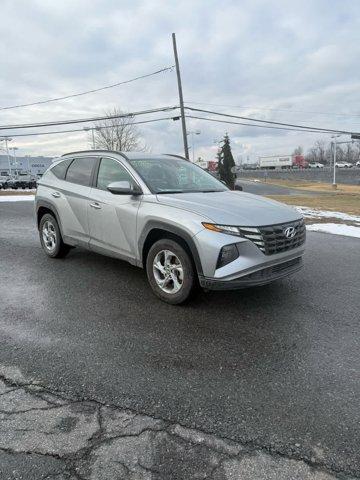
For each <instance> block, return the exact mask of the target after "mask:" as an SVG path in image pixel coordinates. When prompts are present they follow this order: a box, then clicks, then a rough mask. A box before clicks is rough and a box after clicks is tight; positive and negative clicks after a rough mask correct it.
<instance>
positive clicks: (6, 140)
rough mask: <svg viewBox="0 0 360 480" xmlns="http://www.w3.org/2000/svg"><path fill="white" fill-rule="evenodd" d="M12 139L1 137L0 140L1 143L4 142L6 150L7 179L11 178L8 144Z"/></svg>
mask: <svg viewBox="0 0 360 480" xmlns="http://www.w3.org/2000/svg"><path fill="white" fill-rule="evenodd" d="M11 140H12V138H10V137H3V138H1V141H4V142H5V148H6V155H7V159H8V165H9V177H11V161H10V154H9V145H8V142H11Z"/></svg>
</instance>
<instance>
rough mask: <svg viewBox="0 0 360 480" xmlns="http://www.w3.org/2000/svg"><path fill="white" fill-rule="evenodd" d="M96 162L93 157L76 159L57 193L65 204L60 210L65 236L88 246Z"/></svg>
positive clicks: (68, 169)
mask: <svg viewBox="0 0 360 480" xmlns="http://www.w3.org/2000/svg"><path fill="white" fill-rule="evenodd" d="M96 160H97V159H96V157H91V156H89V157H85V156H84V157H78V158H74V160H73V161H72V162H71V163H70V165H69V167H68V168H67V171H66V174H65V178H64V181H63V182H61V188H59V190H58V191H57V192H56V193H55V194H58V196H59V200H61V203H62V204H63V207H62V208H61V209H60V215H61V224H62V229H63V234H64V235H65V236H69V237H71V238H73V239H75V240H77V242H78V243H80V244H85V245H86V246H87V244H88V242H89V223H88V212H87V206H88V202H89V195H90V190H91V187H90V185H91V181H92V176H93V172H94V170H95V165H96ZM59 187H60V185H59Z"/></svg>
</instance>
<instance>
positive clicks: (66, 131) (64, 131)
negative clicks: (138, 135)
mask: <svg viewBox="0 0 360 480" xmlns="http://www.w3.org/2000/svg"><path fill="white" fill-rule="evenodd" d="M174 119H177V117H162V118H153V119H152V120H143V121H141V122H132V124H131V125H140V124H143V123H153V122H160V121H162V120H174ZM97 128H99V129H100V130H103V129H106V128H113V126H112V125H108V126H103V127H97ZM71 132H86V130H84V129H83V128H73V129H72V130H55V131H53V132H38V133H16V134H15V135H11V137H33V136H37V135H54V134H61V133H71Z"/></svg>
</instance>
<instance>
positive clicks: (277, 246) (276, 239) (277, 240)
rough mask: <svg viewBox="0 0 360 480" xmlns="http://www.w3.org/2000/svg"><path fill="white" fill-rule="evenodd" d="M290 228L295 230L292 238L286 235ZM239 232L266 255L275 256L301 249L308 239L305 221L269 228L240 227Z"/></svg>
mask: <svg viewBox="0 0 360 480" xmlns="http://www.w3.org/2000/svg"><path fill="white" fill-rule="evenodd" d="M288 227H293V228H294V229H295V234H294V236H293V237H292V238H287V237H286V235H285V233H284V231H285V230H286V229H287V228H288ZM239 230H240V232H241V235H242V236H243V237H244V238H247V239H248V240H251V241H252V242H253V243H254V244H255V245H256V246H257V247H258V248H259V249H260V250H261V251H262V252H264V253H265V255H273V254H275V253H281V252H286V251H288V250H292V249H293V248H296V247H300V245H302V244H303V243H304V242H305V238H306V230H305V223H304V220H303V219H301V220H297V221H296V222H288V223H281V224H279V225H270V226H267V227H257V228H255V227H240V228H239Z"/></svg>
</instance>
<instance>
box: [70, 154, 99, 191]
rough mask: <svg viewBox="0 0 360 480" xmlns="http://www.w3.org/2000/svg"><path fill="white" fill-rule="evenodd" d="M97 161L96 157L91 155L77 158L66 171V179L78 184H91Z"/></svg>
mask: <svg viewBox="0 0 360 480" xmlns="http://www.w3.org/2000/svg"><path fill="white" fill-rule="evenodd" d="M95 161H96V159H95V158H89V157H81V158H75V160H74V161H73V162H72V163H71V165H70V167H69V168H68V170H67V172H66V177H65V180H66V181H67V182H71V183H77V184H78V185H84V186H86V187H87V186H89V185H90V181H91V173H92V169H93V167H94V164H95Z"/></svg>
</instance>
